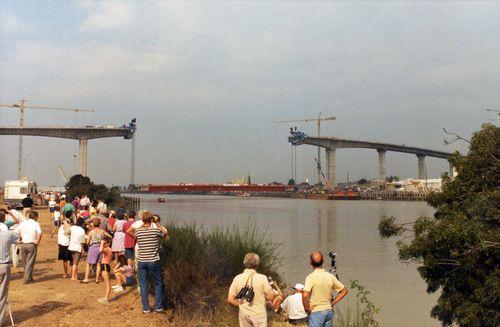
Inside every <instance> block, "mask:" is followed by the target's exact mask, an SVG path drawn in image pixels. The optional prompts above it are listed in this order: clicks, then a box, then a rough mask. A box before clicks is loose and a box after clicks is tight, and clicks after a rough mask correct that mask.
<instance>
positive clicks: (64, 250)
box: [57, 219, 73, 278]
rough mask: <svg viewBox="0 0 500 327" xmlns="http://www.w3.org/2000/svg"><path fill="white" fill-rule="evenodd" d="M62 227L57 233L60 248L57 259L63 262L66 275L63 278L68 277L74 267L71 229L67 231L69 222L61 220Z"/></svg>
mask: <svg viewBox="0 0 500 327" xmlns="http://www.w3.org/2000/svg"><path fill="white" fill-rule="evenodd" d="M60 225H61V226H59V231H58V232H57V245H58V247H59V253H58V255H57V259H58V260H61V261H62V264H63V270H64V274H63V275H62V277H63V278H67V277H68V273H69V272H71V269H72V266H73V258H72V256H71V252H70V251H69V249H68V247H69V228H71V227H68V231H66V228H65V227H66V226H69V222H68V221H67V220H66V219H64V220H61V224H60Z"/></svg>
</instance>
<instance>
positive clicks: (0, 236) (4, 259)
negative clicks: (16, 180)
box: [0, 212, 18, 326]
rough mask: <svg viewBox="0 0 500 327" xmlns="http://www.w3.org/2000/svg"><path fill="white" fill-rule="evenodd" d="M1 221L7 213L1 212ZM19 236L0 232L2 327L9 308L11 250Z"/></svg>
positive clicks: (0, 322) (0, 315)
mask: <svg viewBox="0 0 500 327" xmlns="http://www.w3.org/2000/svg"><path fill="white" fill-rule="evenodd" d="M0 219H5V213H4V212H0ZM17 241H18V236H17V234H16V233H14V232H12V231H5V230H0V326H3V317H4V314H5V308H6V307H7V295H8V294H9V280H10V248H11V245H12V244H16V243H17Z"/></svg>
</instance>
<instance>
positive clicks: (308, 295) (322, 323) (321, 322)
mask: <svg viewBox="0 0 500 327" xmlns="http://www.w3.org/2000/svg"><path fill="white" fill-rule="evenodd" d="M310 264H311V266H312V268H313V272H312V273H310V274H309V275H308V276H307V277H306V283H305V286H304V292H303V293H302V303H303V304H304V308H305V309H306V311H307V312H310V314H309V318H308V326H309V327H332V326H333V306H334V305H335V304H337V302H339V301H340V300H342V299H343V298H344V296H346V295H347V293H348V292H349V290H348V289H347V287H345V286H344V285H343V284H342V283H341V282H339V280H338V279H337V278H335V276H333V275H332V274H331V273H329V272H327V271H325V270H324V269H323V254H321V252H313V253H312V254H311V260H310ZM333 291H335V292H337V293H338V294H337V296H335V298H333V299H332V297H333Z"/></svg>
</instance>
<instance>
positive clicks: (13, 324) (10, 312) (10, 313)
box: [7, 303, 16, 326]
mask: <svg viewBox="0 0 500 327" xmlns="http://www.w3.org/2000/svg"><path fill="white" fill-rule="evenodd" d="M7 309H9V317H10V322H11V324H12V326H15V325H16V324H15V323H14V318H12V311H10V303H7Z"/></svg>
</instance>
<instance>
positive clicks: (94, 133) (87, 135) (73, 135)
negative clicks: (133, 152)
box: [0, 127, 134, 140]
mask: <svg viewBox="0 0 500 327" xmlns="http://www.w3.org/2000/svg"><path fill="white" fill-rule="evenodd" d="M0 135H26V136H43V137H57V138H65V139H74V140H91V139H97V138H105V137H123V138H125V139H131V138H132V137H133V135H134V131H133V130H131V129H130V128H127V127H113V128H111V127H109V128H108V127H24V128H20V127H0Z"/></svg>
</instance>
